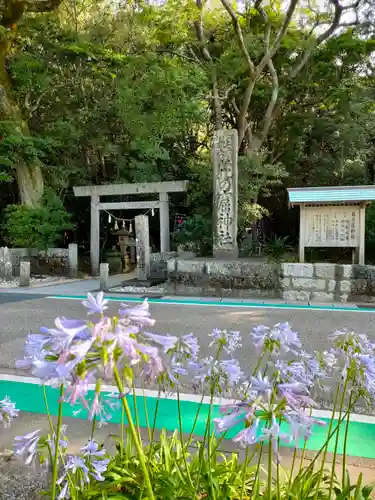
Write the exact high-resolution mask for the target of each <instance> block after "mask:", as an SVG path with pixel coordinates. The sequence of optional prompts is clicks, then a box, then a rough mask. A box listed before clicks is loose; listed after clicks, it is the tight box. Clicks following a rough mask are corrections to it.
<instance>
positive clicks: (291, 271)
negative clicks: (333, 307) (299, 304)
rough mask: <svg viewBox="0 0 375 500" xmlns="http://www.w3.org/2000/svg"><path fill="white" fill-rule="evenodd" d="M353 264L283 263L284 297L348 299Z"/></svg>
mask: <svg viewBox="0 0 375 500" xmlns="http://www.w3.org/2000/svg"><path fill="white" fill-rule="evenodd" d="M352 267H353V266H350V265H337V264H289V263H284V264H281V266H280V290H281V292H282V298H283V299H285V300H288V301H298V300H302V301H307V302H309V301H313V302H335V301H338V302H346V301H347V300H348V297H349V294H350V290H351V281H350V279H351V272H352Z"/></svg>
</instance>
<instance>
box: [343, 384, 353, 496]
mask: <svg viewBox="0 0 375 500" xmlns="http://www.w3.org/2000/svg"><path fill="white" fill-rule="evenodd" d="M352 397H353V390H351V391H350V396H349V404H348V406H349V407H350V406H351V403H352ZM349 422H350V415H349V413H348V416H347V417H346V426H345V436H344V450H343V459H342V486H343V488H344V486H345V484H344V482H345V473H346V450H347V444H348V432H349Z"/></svg>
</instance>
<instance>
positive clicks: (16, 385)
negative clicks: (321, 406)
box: [0, 381, 375, 458]
mask: <svg viewBox="0 0 375 500" xmlns="http://www.w3.org/2000/svg"><path fill="white" fill-rule="evenodd" d="M46 392H47V400H48V406H49V411H50V413H51V415H57V410H58V399H59V390H58V389H56V388H52V387H46ZM93 394H94V393H93V391H91V392H90V393H89V398H90V399H92V398H93ZM107 394H109V393H107ZM5 396H9V397H10V399H11V400H12V401H13V402H15V403H16V406H17V408H18V409H20V410H21V411H27V412H31V413H39V414H45V413H46V409H45V403H44V396H43V388H42V386H40V385H37V384H32V383H24V382H15V381H11V382H10V381H0V399H2V398H3V397H5ZM127 400H128V403H129V405H130V407H131V410H132V414H133V416H134V408H135V406H134V398H133V396H127ZM113 401H115V400H113ZM156 404H157V398H156V397H146V398H144V397H143V396H136V405H137V410H138V415H139V422H140V426H141V427H147V418H148V420H149V422H150V423H151V424H150V425H152V422H153V419H154V413H155V408H156ZM177 405H178V403H177V401H176V400H173V399H165V398H161V399H160V400H159V408H158V413H157V418H156V428H157V429H162V428H165V429H167V430H168V431H174V430H175V429H177V428H178V406H177ZM180 406H181V414H182V417H183V431H184V432H186V433H189V432H190V431H191V429H192V427H193V423H194V420H195V416H196V413H197V410H198V408H199V403H196V402H191V401H185V400H182V401H181V402H180ZM79 408H80V407H79V406H76V407H71V406H70V405H68V404H64V405H63V414H64V416H66V417H73V418H79V419H87V411H86V410H82V411H81V412H80V413H78V414H76V411H77V409H79ZM208 412H209V405H208V404H202V406H201V410H200V412H199V417H198V420H197V424H196V428H195V434H196V435H198V436H203V435H204V432H205V426H206V421H207V415H208ZM111 413H112V419H111V423H114V424H116V423H120V422H121V409H116V410H111ZM218 415H219V407H218V406H214V407H213V418H214V417H215V416H218ZM321 420H325V421H326V422H328V419H324V418H323V419H321ZM282 427H283V426H282ZM240 428H241V427H240V426H238V427H237V429H232V431H231V432H230V433H228V434H227V436H226V438H227V439H230V438H232V437H233V436H234V435H235V434H236V432H238V430H240ZM282 430H284V432H285V431H287V428H286V427H285V428H284V429H282ZM327 431H328V429H327V426H326V427H320V426H315V428H314V429H313V435H312V437H311V438H310V439H309V440H308V443H307V449H308V450H319V449H320V448H321V446H322V445H323V444H324V442H325V441H326V438H327ZM343 433H344V425H342V432H341V435H340V443H339V453H342V451H343ZM348 436H349V438H348V445H347V453H348V455H351V456H355V457H363V458H375V425H374V424H369V423H360V422H350V425H349V434H348ZM283 446H285V445H283ZM288 446H289V445H288ZM298 447H299V448H302V447H303V441H302V440H301V441H300V442H299V443H298ZM333 447H334V439H333V438H332V439H331V442H330V446H329V451H333Z"/></svg>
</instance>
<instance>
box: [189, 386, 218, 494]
mask: <svg viewBox="0 0 375 500" xmlns="http://www.w3.org/2000/svg"><path fill="white" fill-rule="evenodd" d="M215 385H216V382H215ZM215 385H214V387H212V388H211V398H210V409H209V414H208V415H209V416H210V413H211V408H212V402H213V399H214V394H215ZM210 425H211V419H210V418H207V422H206V428H205V431H204V436H203V443H202V447H201V449H200V453H199V454H200V460H199V470H198V477H197V484H196V485H195V491H194V496H193V500H195V499H196V497H197V492H198V488H199V483H200V478H201V473H202V467H203V460H204V448H205V443H206V438H207V435H209V436H210ZM209 441H210V438H209ZM208 458H211V457H210V455H209V453H208ZM210 462H211V460H210ZM208 466H209V467H210V464H209V465H208Z"/></svg>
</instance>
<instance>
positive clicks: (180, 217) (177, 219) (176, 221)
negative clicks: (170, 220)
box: [174, 214, 185, 231]
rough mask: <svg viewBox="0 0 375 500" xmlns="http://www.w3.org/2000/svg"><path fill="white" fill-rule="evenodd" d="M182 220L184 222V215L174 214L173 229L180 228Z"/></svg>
mask: <svg viewBox="0 0 375 500" xmlns="http://www.w3.org/2000/svg"><path fill="white" fill-rule="evenodd" d="M184 222H185V215H183V214H176V215H175V219H174V229H175V231H176V230H177V229H180V228H181V226H182V225H183V223H184Z"/></svg>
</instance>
